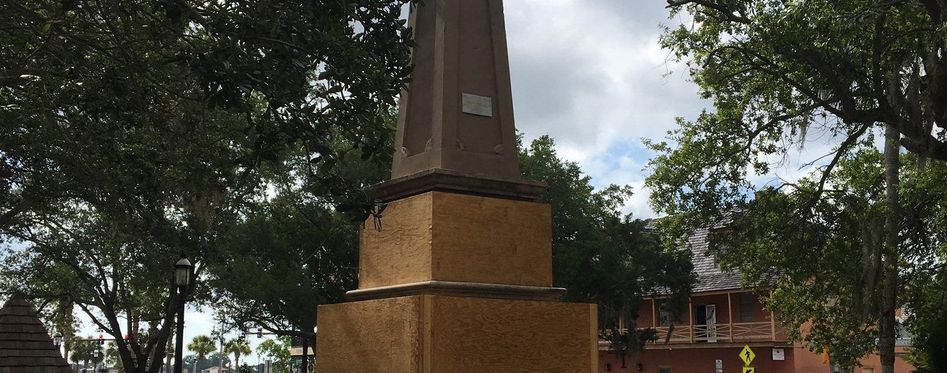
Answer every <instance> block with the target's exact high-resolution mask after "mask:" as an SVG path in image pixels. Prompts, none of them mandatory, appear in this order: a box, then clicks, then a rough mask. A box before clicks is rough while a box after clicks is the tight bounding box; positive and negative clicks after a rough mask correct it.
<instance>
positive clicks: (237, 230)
mask: <svg viewBox="0 0 947 373" xmlns="http://www.w3.org/2000/svg"><path fill="white" fill-rule="evenodd" d="M396 118H397V116H396V113H395V112H394V111H390V112H388V113H387V114H386V117H385V120H386V129H387V131H385V132H383V135H382V137H381V139H380V141H381V142H380V145H379V146H380V148H379V153H377V154H366V153H363V152H362V151H361V150H359V149H358V148H357V147H354V146H352V144H348V143H335V144H333V149H334V150H333V152H335V153H337V154H340V155H341V156H340V157H338V159H337V161H336V162H334V164H333V166H332V167H331V168H326V169H324V170H323V171H324V172H326V173H327V174H326V176H325V177H324V179H332V180H333V182H332V183H322V182H319V183H315V182H312V180H311V179H305V178H300V177H299V176H298V175H305V174H306V173H307V172H308V171H309V168H310V167H311V165H310V164H309V162H307V161H306V160H305V159H302V157H293V158H291V160H290V162H288V163H287V164H286V165H285V171H284V172H282V173H280V174H278V175H275V176H274V178H272V179H271V182H272V184H271V185H270V187H271V189H270V193H271V195H270V197H269V198H267V199H266V200H264V201H261V202H259V203H257V204H255V205H253V206H251V207H248V208H247V209H245V210H244V212H243V214H244V217H243V219H242V221H241V222H240V223H238V224H236V225H234V226H233V227H232V228H231V229H230V230H229V232H228V234H227V235H226V236H221V237H220V238H219V244H218V245H217V249H216V250H215V251H214V254H213V259H212V260H210V261H208V263H209V274H210V276H209V279H210V284H211V285H212V288H213V289H214V299H216V300H217V301H216V302H215V307H216V308H217V311H218V312H219V313H220V314H221V315H222V316H224V317H225V318H226V319H228V320H229V321H230V322H231V323H233V324H235V325H236V326H237V327H238V328H241V329H243V330H249V329H251V328H256V327H263V328H265V329H267V330H269V331H270V332H272V333H276V334H278V335H293V336H297V337H303V338H310V339H312V338H313V337H314V336H315V334H314V327H315V323H316V317H317V312H318V306H319V305H321V304H329V303H336V302H340V301H342V300H343V296H344V294H345V292H346V291H347V290H351V289H353V288H355V287H356V286H357V275H358V269H357V263H358V234H357V232H358V225H359V224H360V223H361V222H362V221H363V220H364V219H365V218H366V217H367V216H368V212H369V211H370V210H371V209H372V208H373V207H374V198H373V196H372V195H371V193H370V189H371V186H372V185H375V184H377V183H380V182H381V181H383V180H386V179H387V178H388V175H389V172H390V171H389V167H390V165H391V154H392V151H391V148H392V138H393V134H394V132H393V130H394V121H395V120H396Z"/></svg>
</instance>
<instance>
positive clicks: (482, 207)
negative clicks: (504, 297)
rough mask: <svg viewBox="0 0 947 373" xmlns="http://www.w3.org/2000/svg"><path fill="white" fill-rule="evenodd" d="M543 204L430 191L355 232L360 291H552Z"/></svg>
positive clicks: (395, 205) (548, 227) (397, 205)
mask: <svg viewBox="0 0 947 373" xmlns="http://www.w3.org/2000/svg"><path fill="white" fill-rule="evenodd" d="M551 219H552V217H551V211H550V207H549V205H546V204H541V203H534V202H526V201H515V200H508V199H500V198H491V197H482V196H472V195H463V194H454V193H443V192H429V193H424V194H419V195H416V196H413V197H409V198H405V199H401V200H398V201H395V202H392V203H390V204H389V205H388V207H387V208H386V209H385V211H384V215H383V218H382V220H381V221H382V230H381V231H378V230H376V229H374V226H373V223H372V221H371V220H368V221H366V222H365V224H364V225H363V227H362V237H361V240H362V241H361V248H360V251H359V253H360V254H359V255H360V262H359V289H369V288H376V287H383V286H393V285H399V284H408V283H416V282H423V281H432V280H436V281H453V282H474V283H494V284H509V285H525V286H540V287H548V286H551V285H552V247H551V237H552V228H551V224H552V223H551V221H552V220H551Z"/></svg>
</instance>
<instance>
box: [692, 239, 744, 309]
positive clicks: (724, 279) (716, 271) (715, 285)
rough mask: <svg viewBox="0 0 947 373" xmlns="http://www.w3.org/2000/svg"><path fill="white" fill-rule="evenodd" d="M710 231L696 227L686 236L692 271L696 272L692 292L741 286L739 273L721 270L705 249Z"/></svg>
mask: <svg viewBox="0 0 947 373" xmlns="http://www.w3.org/2000/svg"><path fill="white" fill-rule="evenodd" d="M710 232H711V230H710V229H706V228H702V229H697V230H695V231H694V232H693V233H691V235H690V237H688V238H687V248H688V249H690V250H691V253H693V254H694V255H693V256H692V257H691V261H692V262H693V263H694V272H696V273H697V284H696V285H694V290H693V292H694V293H704V292H711V291H722V290H736V289H741V288H743V285H742V284H741V282H740V273H739V272H737V271H732V272H730V271H723V270H721V269H720V266H719V265H717V261H716V260H715V259H714V257H713V255H711V254H710V253H709V252H708V251H707V250H708V249H709V243H708V238H709V237H708V236H709V235H710Z"/></svg>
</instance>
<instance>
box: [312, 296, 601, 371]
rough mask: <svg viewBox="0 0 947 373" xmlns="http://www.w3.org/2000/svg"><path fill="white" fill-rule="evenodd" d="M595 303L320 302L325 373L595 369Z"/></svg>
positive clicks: (320, 367) (319, 362)
mask: <svg viewBox="0 0 947 373" xmlns="http://www.w3.org/2000/svg"><path fill="white" fill-rule="evenodd" d="M597 324H598V316H597V311H596V307H595V305H591V304H576V303H560V302H545V301H524V300H503V299H484V298H466V297H451V296H439V295H418V296H409V297H400V298H387V299H376V300H367V301H361V302H352V303H342V304H334V305H325V306H319V321H318V325H319V332H318V333H317V343H316V371H317V372H319V373H347V372H353V373H354V372H359V373H367V372H378V373H461V372H465V373H467V372H469V373H484V372H490V373H506V372H509V373H513V372H551V373H555V372H562V373H577V372H582V373H586V372H588V373H592V372H596V371H597V369H598V368H597V366H598V332H597V331H598V325H597Z"/></svg>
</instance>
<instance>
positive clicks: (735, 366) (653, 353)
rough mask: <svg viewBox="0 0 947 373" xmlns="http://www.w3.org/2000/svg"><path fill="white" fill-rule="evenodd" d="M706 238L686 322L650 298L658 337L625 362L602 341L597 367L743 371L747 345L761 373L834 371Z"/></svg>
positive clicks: (646, 318) (866, 363)
mask: <svg viewBox="0 0 947 373" xmlns="http://www.w3.org/2000/svg"><path fill="white" fill-rule="evenodd" d="M706 239H707V231H698V232H696V233H695V234H694V235H693V236H692V237H691V238H690V244H689V246H690V249H691V250H692V251H693V254H694V255H693V261H694V270H695V272H696V273H697V275H698V284H697V285H696V286H695V288H694V292H693V295H692V296H691V299H690V304H689V305H688V309H687V310H685V311H684V313H683V315H682V317H681V320H671V319H670V316H669V315H668V313H667V312H664V311H662V307H661V305H662V302H663V300H662V299H660V298H659V299H649V300H647V301H645V302H644V304H643V305H642V309H641V311H640V317H639V319H638V321H637V326H638V327H639V328H650V327H653V328H655V329H656V330H657V332H658V341H657V342H655V343H651V344H649V345H648V346H647V347H646V348H645V351H643V352H642V353H640V354H637V355H635V356H631V357H628V358H626V359H625V361H624V364H623V362H622V361H621V359H619V358H618V357H617V356H616V355H615V354H614V353H612V352H610V351H609V349H608V345H607V342H604V341H603V342H602V343H600V346H599V371H600V372H615V373H625V372H643V373H732V372H735V373H742V372H743V366H744V363H743V361H742V360H741V359H740V357H739V354H740V351H741V350H742V349H743V347H744V346H750V348H751V349H752V350H753V352H754V353H755V354H756V359H755V360H754V361H753V363H752V366H753V367H755V368H756V372H757V373H791V372H800V373H802V372H805V373H823V372H824V373H831V372H834V370H833V368H832V367H831V365H830V364H828V363H826V362H825V359H824V358H823V356H822V354H818V353H813V352H809V351H808V350H806V349H805V348H804V347H803V346H802V345H801V344H799V343H792V342H790V341H789V339H788V337H787V335H786V332H785V331H784V330H783V329H782V328H781V327H780V325H779V324H778V323H777V322H776V320H775V318H774V315H773V313H772V312H770V311H768V310H766V309H764V308H763V306H762V305H761V304H760V301H759V299H757V297H756V296H755V295H753V293H752V292H751V291H749V290H747V289H744V288H742V287H741V286H740V276H739V275H738V274H733V273H724V272H722V271H721V270H720V269H719V267H718V266H717V265H716V263H715V262H714V260H713V257H711V256H708V255H706V250H707V241H706ZM672 324H673V328H672ZM668 334H670V336H669V335H668ZM665 341H666V343H665ZM907 343H908V341H906V340H899V345H901V347H898V352H899V355H902V356H903V354H904V353H906V352H907V351H906V347H905V346H906V345H907ZM862 365H863V367H861V368H856V369H855V373H878V372H881V364H880V362H879V359H878V356H877V355H873V356H869V357H867V358H865V359H864V360H863V361H862ZM895 371H896V372H897V373H909V372H912V371H913V366H911V365H910V364H909V363H908V362H906V361H905V360H903V359H901V358H900V357H899V359H898V361H897V363H896V364H895Z"/></svg>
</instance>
